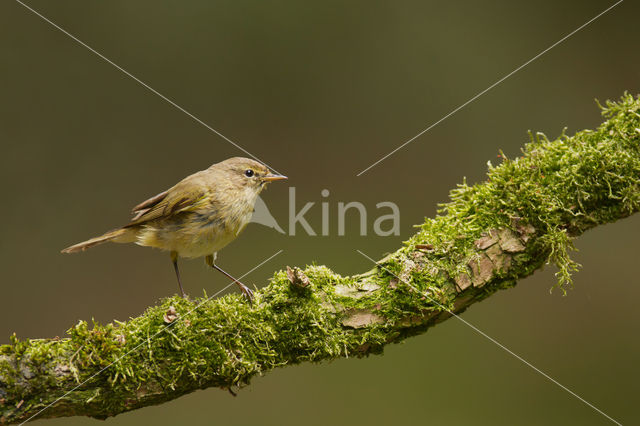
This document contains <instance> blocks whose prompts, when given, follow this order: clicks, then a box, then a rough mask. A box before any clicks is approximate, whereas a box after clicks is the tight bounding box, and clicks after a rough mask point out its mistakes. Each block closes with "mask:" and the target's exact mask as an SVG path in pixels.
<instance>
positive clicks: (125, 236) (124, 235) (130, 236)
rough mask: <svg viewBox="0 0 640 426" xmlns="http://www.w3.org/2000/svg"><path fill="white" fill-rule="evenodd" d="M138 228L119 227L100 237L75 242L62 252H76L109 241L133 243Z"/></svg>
mask: <svg viewBox="0 0 640 426" xmlns="http://www.w3.org/2000/svg"><path fill="white" fill-rule="evenodd" d="M136 234H137V230H136V229H135V228H119V229H114V230H113V231H109V232H107V233H106V234H103V235H100V236H99V237H95V238H91V239H90V240H87V241H83V242H81V243H78V244H74V245H72V246H71V247H67V248H66V249H64V250H62V253H76V252H79V251H85V250H86V249H88V248H91V247H93V246H97V245H98V244H102V243H106V242H107V241H113V242H115V243H132V242H134V241H135V240H136Z"/></svg>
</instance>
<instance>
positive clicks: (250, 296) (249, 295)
mask: <svg viewBox="0 0 640 426" xmlns="http://www.w3.org/2000/svg"><path fill="white" fill-rule="evenodd" d="M205 262H207V265H209V266H211V267H212V268H213V269H215V270H217V271H219V272H222V273H223V274H224V275H225V276H226V277H227V278H229V279H231V280H233V282H234V283H236V284H237V285H238V287H240V291H242V294H243V295H244V297H245V298H246V299H247V300H248V301H249V304H251V301H252V300H253V291H251V289H250V288H249V287H247V286H246V285H244V284H242V283H241V282H240V281H239V280H237V279H235V278H234V277H232V276H231V275H230V274H228V273H227V272H225V271H224V270H223V269H222V268H220V267H219V266H218V265H216V264H215V259H214V255H213V254H210V255H209V256H207V257H205Z"/></svg>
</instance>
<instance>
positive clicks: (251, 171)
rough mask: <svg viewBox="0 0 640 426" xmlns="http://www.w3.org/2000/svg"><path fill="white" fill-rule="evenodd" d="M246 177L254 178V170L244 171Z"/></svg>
mask: <svg viewBox="0 0 640 426" xmlns="http://www.w3.org/2000/svg"><path fill="white" fill-rule="evenodd" d="M244 175H245V176H246V177H253V170H251V169H247V170H245V171H244Z"/></svg>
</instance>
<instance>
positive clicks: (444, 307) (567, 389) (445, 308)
mask: <svg viewBox="0 0 640 426" xmlns="http://www.w3.org/2000/svg"><path fill="white" fill-rule="evenodd" d="M356 251H357V252H358V253H360V254H361V255H362V256H364V257H366V258H367V259H369V260H370V261H372V262H373V263H374V264H375V265H377V266H378V267H379V268H381V269H384V270H385V271H387V272H388V273H390V274H391V275H393V276H394V277H396V278H397V279H399V280H400V281H402V282H403V283H405V284H406V285H408V286H409V287H411V289H412V290H413V291H415V292H416V293H419V294H422V295H423V296H425V297H426V298H427V299H429V300H430V301H431V302H433V303H435V304H436V305H438V307H440V308H442V309H444V310H445V311H447V312H448V313H449V314H451V315H453V316H454V317H456V318H457V319H459V320H460V321H462V322H463V323H464V324H465V325H467V326H468V327H470V328H471V329H472V330H474V331H475V332H476V333H478V334H480V335H481V336H484V337H485V338H487V339H488V340H489V341H491V342H493V343H494V344H496V345H497V346H498V347H499V348H501V349H503V350H504V351H505V352H507V353H509V354H510V355H512V356H514V357H515V358H516V359H518V360H519V361H521V362H522V363H524V364H525V365H527V366H529V367H531V368H532V369H533V370H535V371H536V372H538V373H539V374H541V375H542V376H544V377H545V378H546V379H548V380H549V381H551V382H552V383H554V384H556V385H558V386H559V387H560V388H562V389H564V390H565V391H567V392H568V393H569V394H571V395H573V396H574V397H576V398H578V399H579V400H580V401H582V402H584V403H585V404H587V405H588V406H589V407H591V408H593V409H594V410H596V411H597V412H598V413H600V414H602V415H603V416H604V417H606V418H607V419H609V420H611V421H612V422H613V423H615V424H617V425H619V426H622V424H621V423H620V422H618V421H617V420H615V419H614V418H612V417H610V416H609V415H607V413H605V412H604V411H602V410H601V409H599V408H598V407H596V406H595V405H593V404H592V403H590V402H589V401H587V400H586V399H584V398H582V397H581V396H580V395H578V394H577V393H575V392H573V391H572V390H571V389H569V388H568V387H566V386H564V385H563V384H562V383H560V382H558V381H557V380H555V379H554V378H553V377H551V376H549V375H548V374H547V373H545V372H544V371H542V370H540V369H539V368H538V367H536V366H535V365H533V364H531V363H530V362H529V361H527V360H526V359H524V358H522V357H521V356H520V355H518V354H516V353H515V352H513V351H512V350H511V349H509V348H507V347H506V346H504V345H503V344H502V343H500V342H498V341H497V340H496V339H494V338H493V337H491V336H489V335H488V334H487V333H485V332H484V331H482V330H480V329H479V328H478V327H476V326H475V325H473V324H471V323H470V322H469V321H467V320H465V319H463V318H462V317H461V316H459V315H458V314H456V313H455V312H453V311H451V310H449V309H447V307H446V306H444V305H442V304H441V303H439V302H438V301H437V300H435V299H433V298H432V297H430V296H429V294H428V293H426V292H422V291H420V290H418V289H417V288H416V287H414V286H413V285H411V284H410V283H408V282H407V281H405V280H403V279H402V278H400V277H399V276H397V275H396V274H394V273H393V272H391V271H390V270H388V269H387V268H385V267H384V266H382V265H380V264H378V262H376V261H375V260H373V259H372V258H371V257H369V256H367V255H366V254H364V253H363V252H361V251H360V250H356Z"/></svg>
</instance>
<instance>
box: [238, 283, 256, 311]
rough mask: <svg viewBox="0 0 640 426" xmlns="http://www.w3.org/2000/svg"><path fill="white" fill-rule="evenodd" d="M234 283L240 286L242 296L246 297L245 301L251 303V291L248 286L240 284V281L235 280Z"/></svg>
mask: <svg viewBox="0 0 640 426" xmlns="http://www.w3.org/2000/svg"><path fill="white" fill-rule="evenodd" d="M236 283H237V284H238V286H239V287H240V291H241V292H242V295H243V296H244V298H245V299H247V302H249V305H251V304H252V302H253V299H254V296H253V291H251V289H250V288H249V287H247V286H246V285H244V284H242V283H241V282H240V281H236Z"/></svg>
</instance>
